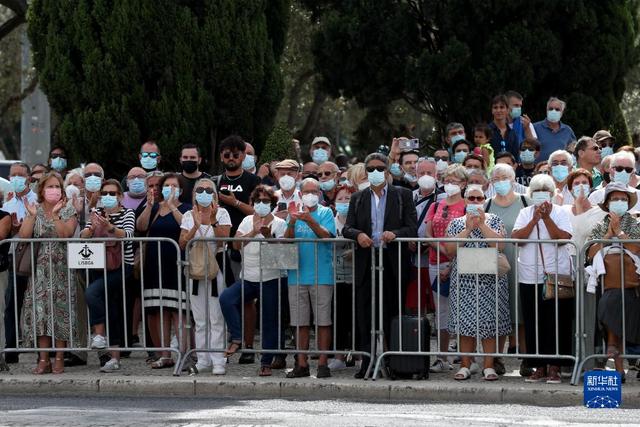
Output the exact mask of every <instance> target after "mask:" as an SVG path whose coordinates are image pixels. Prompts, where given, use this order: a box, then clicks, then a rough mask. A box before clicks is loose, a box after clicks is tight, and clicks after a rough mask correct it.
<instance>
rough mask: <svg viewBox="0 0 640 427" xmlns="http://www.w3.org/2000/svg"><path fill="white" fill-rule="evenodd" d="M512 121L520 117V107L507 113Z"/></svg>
mask: <svg viewBox="0 0 640 427" xmlns="http://www.w3.org/2000/svg"><path fill="white" fill-rule="evenodd" d="M509 114H510V115H511V118H512V119H517V118H518V117H520V116H521V115H522V107H513V108H512V109H511V111H510V112H509Z"/></svg>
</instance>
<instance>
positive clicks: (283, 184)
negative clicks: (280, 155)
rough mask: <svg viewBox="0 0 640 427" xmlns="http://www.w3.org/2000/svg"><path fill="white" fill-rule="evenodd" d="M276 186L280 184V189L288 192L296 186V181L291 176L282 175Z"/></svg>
mask: <svg viewBox="0 0 640 427" xmlns="http://www.w3.org/2000/svg"><path fill="white" fill-rule="evenodd" d="M278 184H280V188H281V189H283V190H284V191H290V190H292V189H293V187H295V186H296V179H295V178H294V177H292V176H289V175H284V176H281V177H280V179H279V180H278Z"/></svg>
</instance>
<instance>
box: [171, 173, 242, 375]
mask: <svg viewBox="0 0 640 427" xmlns="http://www.w3.org/2000/svg"><path fill="white" fill-rule="evenodd" d="M194 188H195V190H194V192H193V198H192V203H193V205H192V206H193V208H192V209H191V210H190V211H187V212H185V214H184V215H182V223H181V224H180V240H179V244H180V249H182V250H185V249H186V247H187V245H188V243H189V242H190V241H192V240H194V239H203V238H214V237H219V238H220V237H222V238H224V237H229V232H230V230H231V218H230V217H229V213H228V212H227V211H226V210H225V209H224V208H220V207H218V200H217V197H216V192H215V185H214V183H213V181H212V180H210V179H209V178H201V179H199V180H197V181H196V182H195V186H194ZM206 245H208V246H209V250H210V251H211V253H213V254H216V253H218V252H220V251H221V250H222V248H221V246H222V244H221V243H216V242H208V243H206ZM191 248H192V249H193V248H194V246H192V247H191ZM222 261H223V260H222V257H221V254H219V255H217V256H216V262H218V265H219V266H220V267H221V266H222V264H220V263H221V262H222ZM222 273H223V272H222V268H220V269H219V271H218V273H217V274H216V276H215V277H207V278H206V280H193V279H191V278H190V279H189V290H190V291H189V301H190V302H191V312H192V313H193V322H194V324H195V339H196V342H195V347H196V348H207V345H208V346H209V348H217V349H219V348H223V347H224V346H225V344H226V343H225V330H224V317H223V315H222V309H221V307H220V305H221V300H222V297H221V294H222V292H223V290H224V289H225V282H224V278H223V276H222ZM207 309H208V312H207ZM197 357H198V362H197V363H196V365H195V366H192V367H191V368H190V373H191V374H198V373H204V372H206V371H210V372H212V373H213V375H224V374H225V373H226V368H225V364H226V359H225V357H224V355H223V354H222V353H197Z"/></svg>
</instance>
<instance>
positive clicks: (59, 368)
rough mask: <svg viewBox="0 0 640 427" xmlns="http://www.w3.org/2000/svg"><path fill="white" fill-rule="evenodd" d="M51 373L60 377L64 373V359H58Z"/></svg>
mask: <svg viewBox="0 0 640 427" xmlns="http://www.w3.org/2000/svg"><path fill="white" fill-rule="evenodd" d="M51 372H52V373H54V374H58V375H59V374H62V373H64V357H56V361H55V364H54V367H53V369H52V370H51Z"/></svg>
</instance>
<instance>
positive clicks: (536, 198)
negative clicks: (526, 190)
mask: <svg viewBox="0 0 640 427" xmlns="http://www.w3.org/2000/svg"><path fill="white" fill-rule="evenodd" d="M531 200H533V204H534V205H535V206H540V205H541V204H543V203H544V202H550V201H551V195H550V194H549V192H548V191H534V192H533V193H531Z"/></svg>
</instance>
